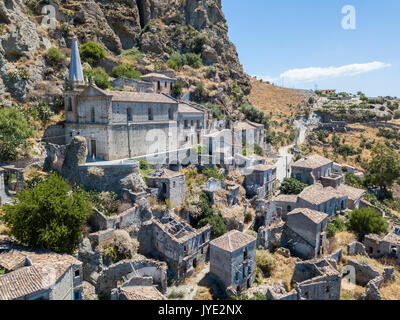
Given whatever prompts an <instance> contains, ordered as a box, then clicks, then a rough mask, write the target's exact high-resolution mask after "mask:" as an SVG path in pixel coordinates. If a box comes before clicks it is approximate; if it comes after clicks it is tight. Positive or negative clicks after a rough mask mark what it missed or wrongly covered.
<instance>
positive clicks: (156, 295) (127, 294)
mask: <svg viewBox="0 0 400 320" xmlns="http://www.w3.org/2000/svg"><path fill="white" fill-rule="evenodd" d="M111 300H133V301H141V300H147V301H148V300H168V299H167V298H166V297H165V296H164V295H163V294H162V293H161V292H160V291H158V290H157V288H155V287H153V286H120V287H118V288H116V289H114V290H112V292H111Z"/></svg>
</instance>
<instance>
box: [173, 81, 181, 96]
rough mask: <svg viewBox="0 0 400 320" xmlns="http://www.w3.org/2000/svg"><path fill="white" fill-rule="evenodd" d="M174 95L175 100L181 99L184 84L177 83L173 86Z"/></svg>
mask: <svg viewBox="0 0 400 320" xmlns="http://www.w3.org/2000/svg"><path fill="white" fill-rule="evenodd" d="M172 95H173V96H174V97H175V98H180V97H181V95H182V82H180V81H176V82H175V83H174V85H173V86H172Z"/></svg>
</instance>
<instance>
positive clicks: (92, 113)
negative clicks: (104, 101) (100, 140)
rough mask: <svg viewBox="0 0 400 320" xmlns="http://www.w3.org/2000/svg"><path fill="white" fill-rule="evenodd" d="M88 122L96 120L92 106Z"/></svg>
mask: <svg viewBox="0 0 400 320" xmlns="http://www.w3.org/2000/svg"><path fill="white" fill-rule="evenodd" d="M90 122H92V123H94V122H96V113H95V111H94V108H92V110H91V111H90Z"/></svg>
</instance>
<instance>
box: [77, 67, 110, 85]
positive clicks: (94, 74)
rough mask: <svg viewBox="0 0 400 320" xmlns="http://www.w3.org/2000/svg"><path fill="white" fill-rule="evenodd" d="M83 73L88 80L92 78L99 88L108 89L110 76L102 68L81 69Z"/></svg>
mask: <svg viewBox="0 0 400 320" xmlns="http://www.w3.org/2000/svg"><path fill="white" fill-rule="evenodd" d="M83 73H84V75H85V77H87V78H88V79H89V80H90V79H93V80H94V82H95V83H96V86H98V87H99V88H101V89H108V88H109V87H110V77H109V76H108V74H107V73H106V72H105V71H104V69H103V68H101V67H97V68H96V69H94V70H90V69H83Z"/></svg>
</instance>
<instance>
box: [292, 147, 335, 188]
mask: <svg viewBox="0 0 400 320" xmlns="http://www.w3.org/2000/svg"><path fill="white" fill-rule="evenodd" d="M332 173H333V161H331V160H329V159H327V158H325V157H322V156H320V155H317V154H315V155H312V156H308V157H306V158H303V159H300V160H299V161H296V162H295V163H294V164H292V178H295V179H297V180H299V181H301V182H303V183H305V184H308V185H312V184H314V183H317V182H318V181H319V180H321V177H330V176H331V175H332Z"/></svg>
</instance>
